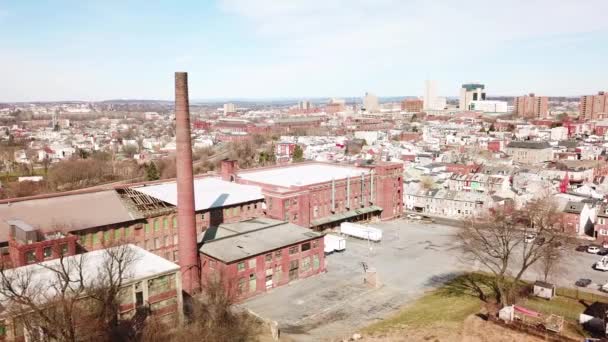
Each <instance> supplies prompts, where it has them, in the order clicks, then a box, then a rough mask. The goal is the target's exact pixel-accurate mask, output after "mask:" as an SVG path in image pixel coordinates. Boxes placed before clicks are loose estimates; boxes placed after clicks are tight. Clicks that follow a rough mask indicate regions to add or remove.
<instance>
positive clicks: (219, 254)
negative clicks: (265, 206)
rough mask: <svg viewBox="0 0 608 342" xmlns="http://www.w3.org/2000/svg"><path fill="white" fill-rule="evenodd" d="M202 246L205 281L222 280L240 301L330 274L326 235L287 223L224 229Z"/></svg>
mask: <svg viewBox="0 0 608 342" xmlns="http://www.w3.org/2000/svg"><path fill="white" fill-rule="evenodd" d="M203 241H204V243H203V245H202V247H201V248H200V252H201V270H202V274H203V281H205V280H207V279H210V277H213V276H221V277H223V278H224V284H225V286H227V288H228V289H229V290H232V291H234V293H235V295H236V297H237V298H240V299H244V298H247V297H251V296H255V295H257V294H260V293H263V292H266V291H268V290H270V289H273V288H275V287H278V286H282V285H286V284H288V283H290V282H292V281H295V280H298V279H301V278H306V277H310V276H313V275H316V274H319V273H321V272H323V271H325V253H324V252H323V235H322V234H320V233H316V232H312V231H310V230H309V229H307V228H303V227H300V226H297V225H295V224H292V223H287V222H284V221H279V220H273V219H268V218H257V219H251V220H246V221H243V222H238V223H227V224H222V225H220V226H219V227H217V228H214V229H208V230H207V231H206V232H205V237H204V239H203Z"/></svg>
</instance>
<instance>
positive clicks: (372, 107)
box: [363, 93, 380, 113]
mask: <svg viewBox="0 0 608 342" xmlns="http://www.w3.org/2000/svg"><path fill="white" fill-rule="evenodd" d="M363 108H365V111H366V112H368V113H374V112H378V111H379V110H380V104H379V103H378V96H376V95H374V94H372V93H365V97H364V98H363Z"/></svg>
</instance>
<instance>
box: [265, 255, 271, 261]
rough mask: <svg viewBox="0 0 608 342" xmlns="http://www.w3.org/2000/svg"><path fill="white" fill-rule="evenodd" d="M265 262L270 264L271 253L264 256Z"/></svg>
mask: <svg viewBox="0 0 608 342" xmlns="http://www.w3.org/2000/svg"><path fill="white" fill-rule="evenodd" d="M265 258H266V262H271V261H272V253H268V254H266V257H265Z"/></svg>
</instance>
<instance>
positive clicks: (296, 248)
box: [289, 246, 300, 255]
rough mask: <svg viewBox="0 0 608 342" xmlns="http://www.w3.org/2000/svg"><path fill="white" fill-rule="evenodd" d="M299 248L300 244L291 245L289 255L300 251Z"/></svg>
mask: <svg viewBox="0 0 608 342" xmlns="http://www.w3.org/2000/svg"><path fill="white" fill-rule="evenodd" d="M299 249H300V248H298V246H291V247H289V255H292V254H296V253H298V250H299Z"/></svg>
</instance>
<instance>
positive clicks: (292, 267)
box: [289, 260, 300, 270]
mask: <svg viewBox="0 0 608 342" xmlns="http://www.w3.org/2000/svg"><path fill="white" fill-rule="evenodd" d="M299 264H300V262H299V260H291V261H290V262H289V269H290V270H296V269H298V267H299Z"/></svg>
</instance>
